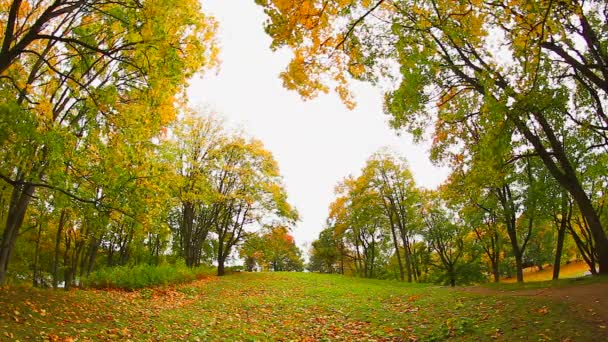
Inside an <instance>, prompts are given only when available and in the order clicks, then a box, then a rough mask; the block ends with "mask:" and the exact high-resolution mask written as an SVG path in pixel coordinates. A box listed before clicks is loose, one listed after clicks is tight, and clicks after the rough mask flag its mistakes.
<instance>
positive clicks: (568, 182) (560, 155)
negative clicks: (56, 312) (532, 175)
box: [511, 113, 608, 274]
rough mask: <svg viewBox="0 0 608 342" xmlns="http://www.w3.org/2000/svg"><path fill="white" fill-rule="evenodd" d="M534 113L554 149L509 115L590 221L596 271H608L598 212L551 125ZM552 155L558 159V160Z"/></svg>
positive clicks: (607, 243) (605, 241) (607, 247)
mask: <svg viewBox="0 0 608 342" xmlns="http://www.w3.org/2000/svg"><path fill="white" fill-rule="evenodd" d="M533 114H534V117H535V118H536V120H537V121H538V123H539V124H540V126H541V127H542V129H543V131H544V132H545V134H546V136H547V138H548V140H549V143H550V145H551V148H552V150H553V151H552V152H551V153H550V152H549V151H548V150H547V148H546V147H545V146H544V144H543V142H542V141H541V139H540V138H539V137H538V136H537V135H536V134H535V133H533V132H532V130H531V129H530V127H529V125H527V124H526V123H525V122H524V121H523V120H522V119H521V118H519V117H518V116H517V115H515V116H512V117H511V119H513V122H514V123H515V126H516V127H517V129H518V130H519V131H520V132H521V133H522V134H523V135H524V136H525V137H526V139H527V140H528V141H529V142H530V143H531V144H532V145H533V146H534V149H535V151H536V152H537V153H538V155H539V157H540V158H541V159H542V161H543V163H544V164H545V166H546V167H547V169H548V170H549V172H550V173H551V175H552V176H553V177H554V178H555V179H556V180H557V181H558V183H559V184H560V185H561V186H562V187H563V188H564V189H565V190H566V191H568V193H569V194H570V195H572V198H573V200H574V202H576V205H577V206H578V208H579V210H580V212H581V215H582V216H583V218H584V219H585V221H586V222H587V224H588V225H589V229H590V230H591V233H592V235H593V239H594V240H595V247H594V249H595V251H596V254H597V256H598V260H597V261H598V264H599V273H600V274H608V238H607V237H606V233H605V232H604V229H603V227H602V224H601V221H600V219H599V216H598V214H597V212H596V210H595V208H594V207H593V204H592V203H591V199H590V198H589V196H588V195H587V193H586V192H585V190H584V189H583V187H582V185H581V182H580V181H579V179H578V177H577V174H576V171H575V169H574V167H573V166H572V164H571V162H570V160H569V158H568V155H567V154H566V151H565V149H564V146H563V144H562V143H561V142H560V141H559V139H558V138H557V136H556V135H555V132H554V131H553V128H552V127H551V126H550V124H549V123H548V122H547V120H546V118H544V117H543V116H542V114H541V113H533ZM554 158H555V160H557V163H556V161H555V160H554ZM558 164H559V166H558ZM592 268H595V267H592Z"/></svg>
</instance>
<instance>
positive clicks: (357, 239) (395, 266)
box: [308, 151, 608, 286]
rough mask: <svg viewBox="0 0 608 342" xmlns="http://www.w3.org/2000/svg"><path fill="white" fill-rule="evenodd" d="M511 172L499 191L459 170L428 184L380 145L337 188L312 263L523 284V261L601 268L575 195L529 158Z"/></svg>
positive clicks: (359, 271) (324, 268) (430, 278)
mask: <svg viewBox="0 0 608 342" xmlns="http://www.w3.org/2000/svg"><path fill="white" fill-rule="evenodd" d="M509 171H510V174H509V177H508V178H506V179H508V180H509V182H508V183H506V184H505V183H503V185H502V186H501V187H496V186H491V185H492V184H488V185H486V186H485V187H481V186H480V184H479V183H474V182H473V180H475V179H474V178H473V175H471V174H462V173H458V172H454V173H452V175H451V176H450V177H449V178H448V180H446V182H445V183H443V184H442V185H440V186H439V187H438V188H437V189H435V190H427V189H422V188H419V187H417V186H416V184H415V183H414V180H413V178H412V174H411V172H410V170H409V168H408V165H407V162H406V161H405V160H404V159H400V158H397V157H396V156H395V154H394V153H391V152H389V151H380V152H378V153H376V154H374V155H372V156H371V157H370V158H369V159H368V161H367V163H366V165H365V166H364V168H363V169H362V170H361V174H360V175H359V176H358V177H354V176H349V177H346V178H345V179H344V180H343V181H342V182H340V183H339V184H338V185H337V186H336V190H335V192H336V199H335V200H334V201H333V202H332V203H331V205H330V208H329V217H328V219H327V224H326V227H325V228H324V230H322V231H321V233H320V234H319V237H318V238H317V239H316V240H315V241H314V242H313V243H312V245H311V249H310V251H309V254H310V262H309V264H308V269H309V270H311V271H318V272H324V273H341V274H350V275H355V276H360V277H366V278H392V279H398V280H401V281H408V282H440V283H446V284H450V285H451V286H455V285H456V284H457V283H470V282H483V281H486V280H489V279H492V280H493V281H494V282H498V281H499V280H500V279H501V278H503V277H511V276H515V277H516V278H517V281H518V282H523V281H524V273H523V269H524V268H525V267H530V266H536V267H538V268H540V269H542V268H543V267H544V266H545V265H546V264H551V265H552V266H553V279H558V278H559V273H560V265H561V264H562V263H563V262H569V261H570V260H571V259H573V258H577V259H582V260H584V261H585V262H586V264H587V266H588V267H589V271H590V273H591V274H598V269H597V264H598V262H597V260H598V259H597V258H598V255H597V250H594V249H593V237H592V235H591V232H590V228H589V226H588V225H587V224H586V223H585V221H584V219H583V217H582V215H581V213H580V212H579V211H578V210H577V208H576V207H575V206H574V203H573V202H574V201H573V200H572V198H570V197H569V196H568V195H567V193H566V192H564V191H562V190H560V189H559V187H557V186H556V184H555V182H554V181H553V180H552V179H551V177H550V175H548V173H547V171H546V169H544V168H543V167H542V165H540V163H538V162H537V163H534V160H533V159H531V158H527V159H520V160H518V161H515V162H514V163H513V164H511V166H510V170H509ZM479 176H481V175H479ZM483 176H484V177H487V176H488V175H487V174H486V173H484V175H483ZM502 180H504V178H502ZM598 205H603V202H601V203H598ZM601 218H602V220H603V221H605V220H607V219H608V216H606V214H604V215H603V216H602V217H601Z"/></svg>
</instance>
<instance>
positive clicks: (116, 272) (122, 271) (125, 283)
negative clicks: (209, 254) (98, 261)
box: [83, 263, 213, 290]
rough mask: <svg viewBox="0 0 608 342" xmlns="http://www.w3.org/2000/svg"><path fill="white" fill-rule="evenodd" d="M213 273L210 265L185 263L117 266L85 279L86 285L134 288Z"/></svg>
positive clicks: (92, 274) (178, 281)
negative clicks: (196, 265) (191, 266)
mask: <svg viewBox="0 0 608 342" xmlns="http://www.w3.org/2000/svg"><path fill="white" fill-rule="evenodd" d="M211 274H213V269H212V268H210V267H205V266H201V267H197V268H188V267H186V266H185V265H184V264H183V263H178V264H175V265H170V264H163V265H159V266H153V265H147V264H142V265H136V266H132V267H129V266H116V267H108V268H102V269H100V270H98V271H96V272H93V273H91V274H90V275H89V277H87V278H85V279H84V281H83V286H84V287H90V288H117V289H125V290H134V289H139V288H143V287H149V286H157V285H168V284H179V283H185V282H188V281H192V280H195V279H197V278H199V277H202V276H207V275H211Z"/></svg>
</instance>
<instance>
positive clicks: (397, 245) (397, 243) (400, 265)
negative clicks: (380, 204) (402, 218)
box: [391, 218, 405, 281]
mask: <svg viewBox="0 0 608 342" xmlns="http://www.w3.org/2000/svg"><path fill="white" fill-rule="evenodd" d="M391 234H392V236H393V244H395V255H396V256H397V262H398V263H399V280H401V281H404V280H405V274H404V271H403V263H402V262H401V253H399V242H398V241H397V234H396V233H395V226H394V225H393V219H392V218H391Z"/></svg>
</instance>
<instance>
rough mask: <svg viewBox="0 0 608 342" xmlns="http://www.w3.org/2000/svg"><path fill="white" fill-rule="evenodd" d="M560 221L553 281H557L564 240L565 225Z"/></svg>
mask: <svg viewBox="0 0 608 342" xmlns="http://www.w3.org/2000/svg"><path fill="white" fill-rule="evenodd" d="M563 221H565V220H564V219H562V224H561V225H560V227H559V230H558V231H557V246H556V247H555V261H553V278H552V279H553V280H557V279H559V269H560V266H561V262H562V250H563V249H564V238H565V237H566V224H565V222H563Z"/></svg>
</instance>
